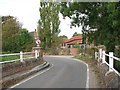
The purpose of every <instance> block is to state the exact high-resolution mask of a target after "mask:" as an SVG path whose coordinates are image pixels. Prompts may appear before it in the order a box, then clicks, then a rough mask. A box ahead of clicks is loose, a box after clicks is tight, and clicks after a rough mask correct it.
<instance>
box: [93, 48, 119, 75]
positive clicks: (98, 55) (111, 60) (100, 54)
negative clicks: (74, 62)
mask: <svg viewBox="0 0 120 90" xmlns="http://www.w3.org/2000/svg"><path fill="white" fill-rule="evenodd" d="M106 56H108V57H109V63H107V62H106V60H105V59H106V58H105V57H106ZM98 58H100V59H102V63H105V64H106V65H108V66H109V71H114V72H115V73H116V74H118V75H119V76H120V73H119V72H118V71H117V70H115V68H114V67H113V65H114V59H115V60H117V61H120V58H118V57H115V56H113V52H109V54H106V53H105V51H104V50H102V49H100V50H99V52H95V59H96V60H98Z"/></svg>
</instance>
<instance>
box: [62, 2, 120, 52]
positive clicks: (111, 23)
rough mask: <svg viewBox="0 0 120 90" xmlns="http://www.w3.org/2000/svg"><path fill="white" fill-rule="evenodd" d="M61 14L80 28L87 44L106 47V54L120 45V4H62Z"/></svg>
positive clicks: (72, 24)
mask: <svg viewBox="0 0 120 90" xmlns="http://www.w3.org/2000/svg"><path fill="white" fill-rule="evenodd" d="M61 5H62V9H61V13H62V14H63V16H64V17H66V16H68V17H69V18H71V19H72V20H73V21H72V23H71V26H76V25H77V26H81V25H82V28H83V33H84V34H85V35H87V37H88V40H89V42H93V41H94V43H95V44H96V45H99V44H103V45H105V46H106V49H107V53H108V52H110V51H112V52H114V49H115V45H120V24H119V22H120V2H94V3H93V2H85V3H83V2H82V3H81V2H73V3H71V2H70V3H62V4H61Z"/></svg>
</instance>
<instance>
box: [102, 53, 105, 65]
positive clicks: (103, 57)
mask: <svg viewBox="0 0 120 90" xmlns="http://www.w3.org/2000/svg"><path fill="white" fill-rule="evenodd" d="M102 63H105V51H102Z"/></svg>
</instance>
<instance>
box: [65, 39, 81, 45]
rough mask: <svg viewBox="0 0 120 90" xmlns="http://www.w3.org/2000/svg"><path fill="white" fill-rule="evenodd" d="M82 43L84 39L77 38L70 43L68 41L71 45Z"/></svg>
mask: <svg viewBox="0 0 120 90" xmlns="http://www.w3.org/2000/svg"><path fill="white" fill-rule="evenodd" d="M81 43H82V40H75V41H72V42H70V43H67V44H68V45H71V44H81Z"/></svg>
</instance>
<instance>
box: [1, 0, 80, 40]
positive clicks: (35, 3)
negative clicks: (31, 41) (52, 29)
mask: <svg viewBox="0 0 120 90" xmlns="http://www.w3.org/2000/svg"><path fill="white" fill-rule="evenodd" d="M39 6H40V0H0V16H6V15H11V16H14V17H16V18H17V19H18V21H19V22H20V23H22V24H23V28H27V30H29V32H31V31H34V30H35V29H37V25H38V24H37V22H38V20H39V18H40V16H39V15H40V13H39ZM59 16H60V21H61V24H60V27H59V28H60V29H61V32H60V34H59V35H66V36H67V37H68V38H71V37H72V35H73V33H74V32H78V33H81V27H80V28H75V27H73V28H72V29H70V21H71V20H70V19H69V18H66V19H65V20H64V19H63V17H62V14H60V15H59Z"/></svg>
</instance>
